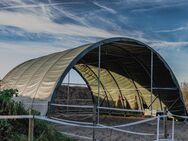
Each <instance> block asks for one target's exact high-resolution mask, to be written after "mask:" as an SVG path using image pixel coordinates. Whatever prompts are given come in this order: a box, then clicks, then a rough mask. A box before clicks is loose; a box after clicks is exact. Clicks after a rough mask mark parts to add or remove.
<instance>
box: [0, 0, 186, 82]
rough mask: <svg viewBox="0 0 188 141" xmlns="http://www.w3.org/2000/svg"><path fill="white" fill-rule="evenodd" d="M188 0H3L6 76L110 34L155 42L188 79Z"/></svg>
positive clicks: (1, 53)
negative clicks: (32, 61)
mask: <svg viewBox="0 0 188 141" xmlns="http://www.w3.org/2000/svg"><path fill="white" fill-rule="evenodd" d="M187 7H188V1H187V0H109V1H108V0H1V1H0V79H2V78H3V77H4V76H5V74H6V73H8V72H9V71H10V70H11V69H12V68H13V67H15V66H17V65H18V64H20V63H22V62H24V61H26V60H28V59H32V58H36V57H39V56H42V55H46V54H50V53H53V52H58V51H63V50H65V49H68V48H74V47H77V46H79V45H82V44H86V43H92V42H96V41H99V40H102V39H105V38H110V37H129V38H133V39H136V40H139V41H142V42H144V43H146V44H148V45H149V46H151V47H152V48H154V49H155V50H156V51H157V52H158V53H160V54H161V56H162V57H163V58H164V59H165V60H166V62H167V63H168V64H169V66H170V67H171V69H172V70H173V72H174V74H175V76H176V77H177V79H178V81H179V83H181V82H183V81H188V73H187V72H188V63H187V60H188V55H187V54H188V38H187V36H188V14H187V13H188V8H187Z"/></svg>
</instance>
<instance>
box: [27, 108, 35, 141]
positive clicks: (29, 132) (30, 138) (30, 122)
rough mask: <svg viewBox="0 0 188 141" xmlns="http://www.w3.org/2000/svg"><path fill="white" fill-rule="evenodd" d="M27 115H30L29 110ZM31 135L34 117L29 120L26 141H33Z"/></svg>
mask: <svg viewBox="0 0 188 141" xmlns="http://www.w3.org/2000/svg"><path fill="white" fill-rule="evenodd" d="M29 115H32V111H31V109H30V110H29ZM33 133H34V117H33V118H29V129H28V141H33V139H34V138H33Z"/></svg>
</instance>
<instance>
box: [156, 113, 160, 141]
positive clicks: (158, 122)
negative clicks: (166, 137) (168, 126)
mask: <svg viewBox="0 0 188 141" xmlns="http://www.w3.org/2000/svg"><path fill="white" fill-rule="evenodd" d="M159 130H160V115H158V116H157V141H159V136H160V134H159V133H160V132H159Z"/></svg>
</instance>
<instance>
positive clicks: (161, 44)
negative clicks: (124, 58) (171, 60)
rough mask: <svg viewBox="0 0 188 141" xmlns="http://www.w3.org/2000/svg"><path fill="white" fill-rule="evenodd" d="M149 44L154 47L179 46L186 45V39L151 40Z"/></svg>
mask: <svg viewBox="0 0 188 141" xmlns="http://www.w3.org/2000/svg"><path fill="white" fill-rule="evenodd" d="M150 44H151V46H152V47H154V48H180V47H184V46H188V41H184V42H169V41H151V43H150Z"/></svg>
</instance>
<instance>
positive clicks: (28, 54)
mask: <svg viewBox="0 0 188 141" xmlns="http://www.w3.org/2000/svg"><path fill="white" fill-rule="evenodd" d="M63 50H64V48H63V47H55V46H53V45H48V44H45V43H36V44H35V43H31V42H27V43H20V44H19V43H10V42H9V43H7V42H4V43H2V42H0V53H1V55H0V68H1V70H0V79H2V78H3V77H4V76H5V74H6V73H8V71H10V70H11V69H12V68H13V67H15V66H17V65H18V64H20V63H22V62H24V61H26V60H29V59H33V58H36V57H40V56H43V55H47V54H51V53H54V52H59V51H63Z"/></svg>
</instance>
